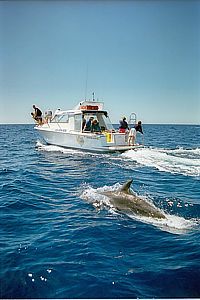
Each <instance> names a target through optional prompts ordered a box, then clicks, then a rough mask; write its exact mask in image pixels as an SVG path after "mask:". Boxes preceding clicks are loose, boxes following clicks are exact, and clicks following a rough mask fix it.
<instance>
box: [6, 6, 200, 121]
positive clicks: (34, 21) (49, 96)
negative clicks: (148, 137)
mask: <svg viewBox="0 0 200 300" xmlns="http://www.w3.org/2000/svg"><path fill="white" fill-rule="evenodd" d="M87 70H88V76H87V75H86V74H87ZM86 78H87V98H88V99H91V98H92V92H95V95H96V98H98V99H99V100H102V101H104V103H105V106H106V108H107V109H108V111H109V112H110V117H111V120H112V121H113V122H114V123H117V122H118V120H119V119H120V118H121V116H122V115H126V116H127V117H128V116H129V115H130V113H131V112H136V113H137V115H138V118H139V119H141V120H142V121H143V122H144V123H186V124H187V123H189V124H199V123H200V1H192V0H188V1H187V0H185V1H178V0H176V1H170V0H166V1H165V0H164V1H163V0H162V1H161V0H160V1H159V0H157V1H151V0H149V1H144V0H143V1H134V0H132V1H131V0H129V1H114V0H113V1H105V0H104V1H103V0H102V1H101V0H99V1H95V0H94V1H88V0H85V1H1V2H0V105H1V108H0V123H31V122H32V119H31V117H30V112H31V110H32V105H33V104H36V105H37V106H38V107H40V108H41V109H42V110H43V111H44V110H45V109H48V108H51V109H56V108H57V107H59V108H63V109H71V108H72V107H74V106H75V105H76V103H77V102H79V101H80V100H82V99H84V98H85V94H86Z"/></svg>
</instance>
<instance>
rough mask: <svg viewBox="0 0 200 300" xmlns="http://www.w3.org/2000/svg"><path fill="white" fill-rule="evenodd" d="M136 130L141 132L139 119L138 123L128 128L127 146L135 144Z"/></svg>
mask: <svg viewBox="0 0 200 300" xmlns="http://www.w3.org/2000/svg"><path fill="white" fill-rule="evenodd" d="M137 131H139V132H140V133H142V134H143V130H142V122H141V121H138V123H137V124H136V125H135V126H133V127H132V128H131V129H130V130H129V135H128V144H129V146H134V145H135V140H136V135H137Z"/></svg>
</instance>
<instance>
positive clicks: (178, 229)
mask: <svg viewBox="0 0 200 300" xmlns="http://www.w3.org/2000/svg"><path fill="white" fill-rule="evenodd" d="M120 187H121V185H120V184H119V183H117V184H115V185H113V186H104V187H101V188H97V189H94V188H92V187H91V186H87V187H85V189H84V191H83V192H82V194H81V196H80V197H81V198H82V199H84V200H86V201H87V202H88V203H90V204H92V205H93V206H94V207H95V208H97V209H99V210H101V209H105V208H106V209H107V210H109V212H111V213H113V214H119V213H120V211H118V210H116V209H115V207H114V206H113V205H112V204H111V203H110V201H109V198H108V197H107V196H105V195H103V194H102V193H103V192H105V191H116V190H118V189H119V188H120ZM141 198H143V197H141ZM145 199H146V198H145ZM146 201H147V202H150V203H151V201H150V200H148V199H146ZM160 210H161V211H162V213H163V214H164V215H165V219H155V218H151V217H144V216H141V215H136V214H132V213H131V214H130V213H127V214H126V215H127V216H128V217H130V218H132V219H134V220H137V221H140V222H143V223H146V224H150V225H153V226H156V227H158V228H159V229H161V230H163V231H167V232H170V233H173V234H184V233H187V232H188V231H189V230H191V229H192V228H194V227H195V226H196V225H197V224H198V223H199V222H198V221H197V220H194V219H190V220H186V219H185V218H183V217H179V216H175V215H169V214H167V213H165V212H164V211H163V210H162V209H160Z"/></svg>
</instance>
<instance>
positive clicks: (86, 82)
mask: <svg viewBox="0 0 200 300" xmlns="http://www.w3.org/2000/svg"><path fill="white" fill-rule="evenodd" d="M87 85H88V64H87V67H86V81H85V101H86V100H87Z"/></svg>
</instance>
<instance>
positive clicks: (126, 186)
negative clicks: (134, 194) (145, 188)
mask: <svg viewBox="0 0 200 300" xmlns="http://www.w3.org/2000/svg"><path fill="white" fill-rule="evenodd" d="M132 182H133V179H130V180H128V181H127V182H126V183H124V184H123V186H122V188H121V189H120V191H121V192H124V193H126V194H130V186H131V183H132Z"/></svg>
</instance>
